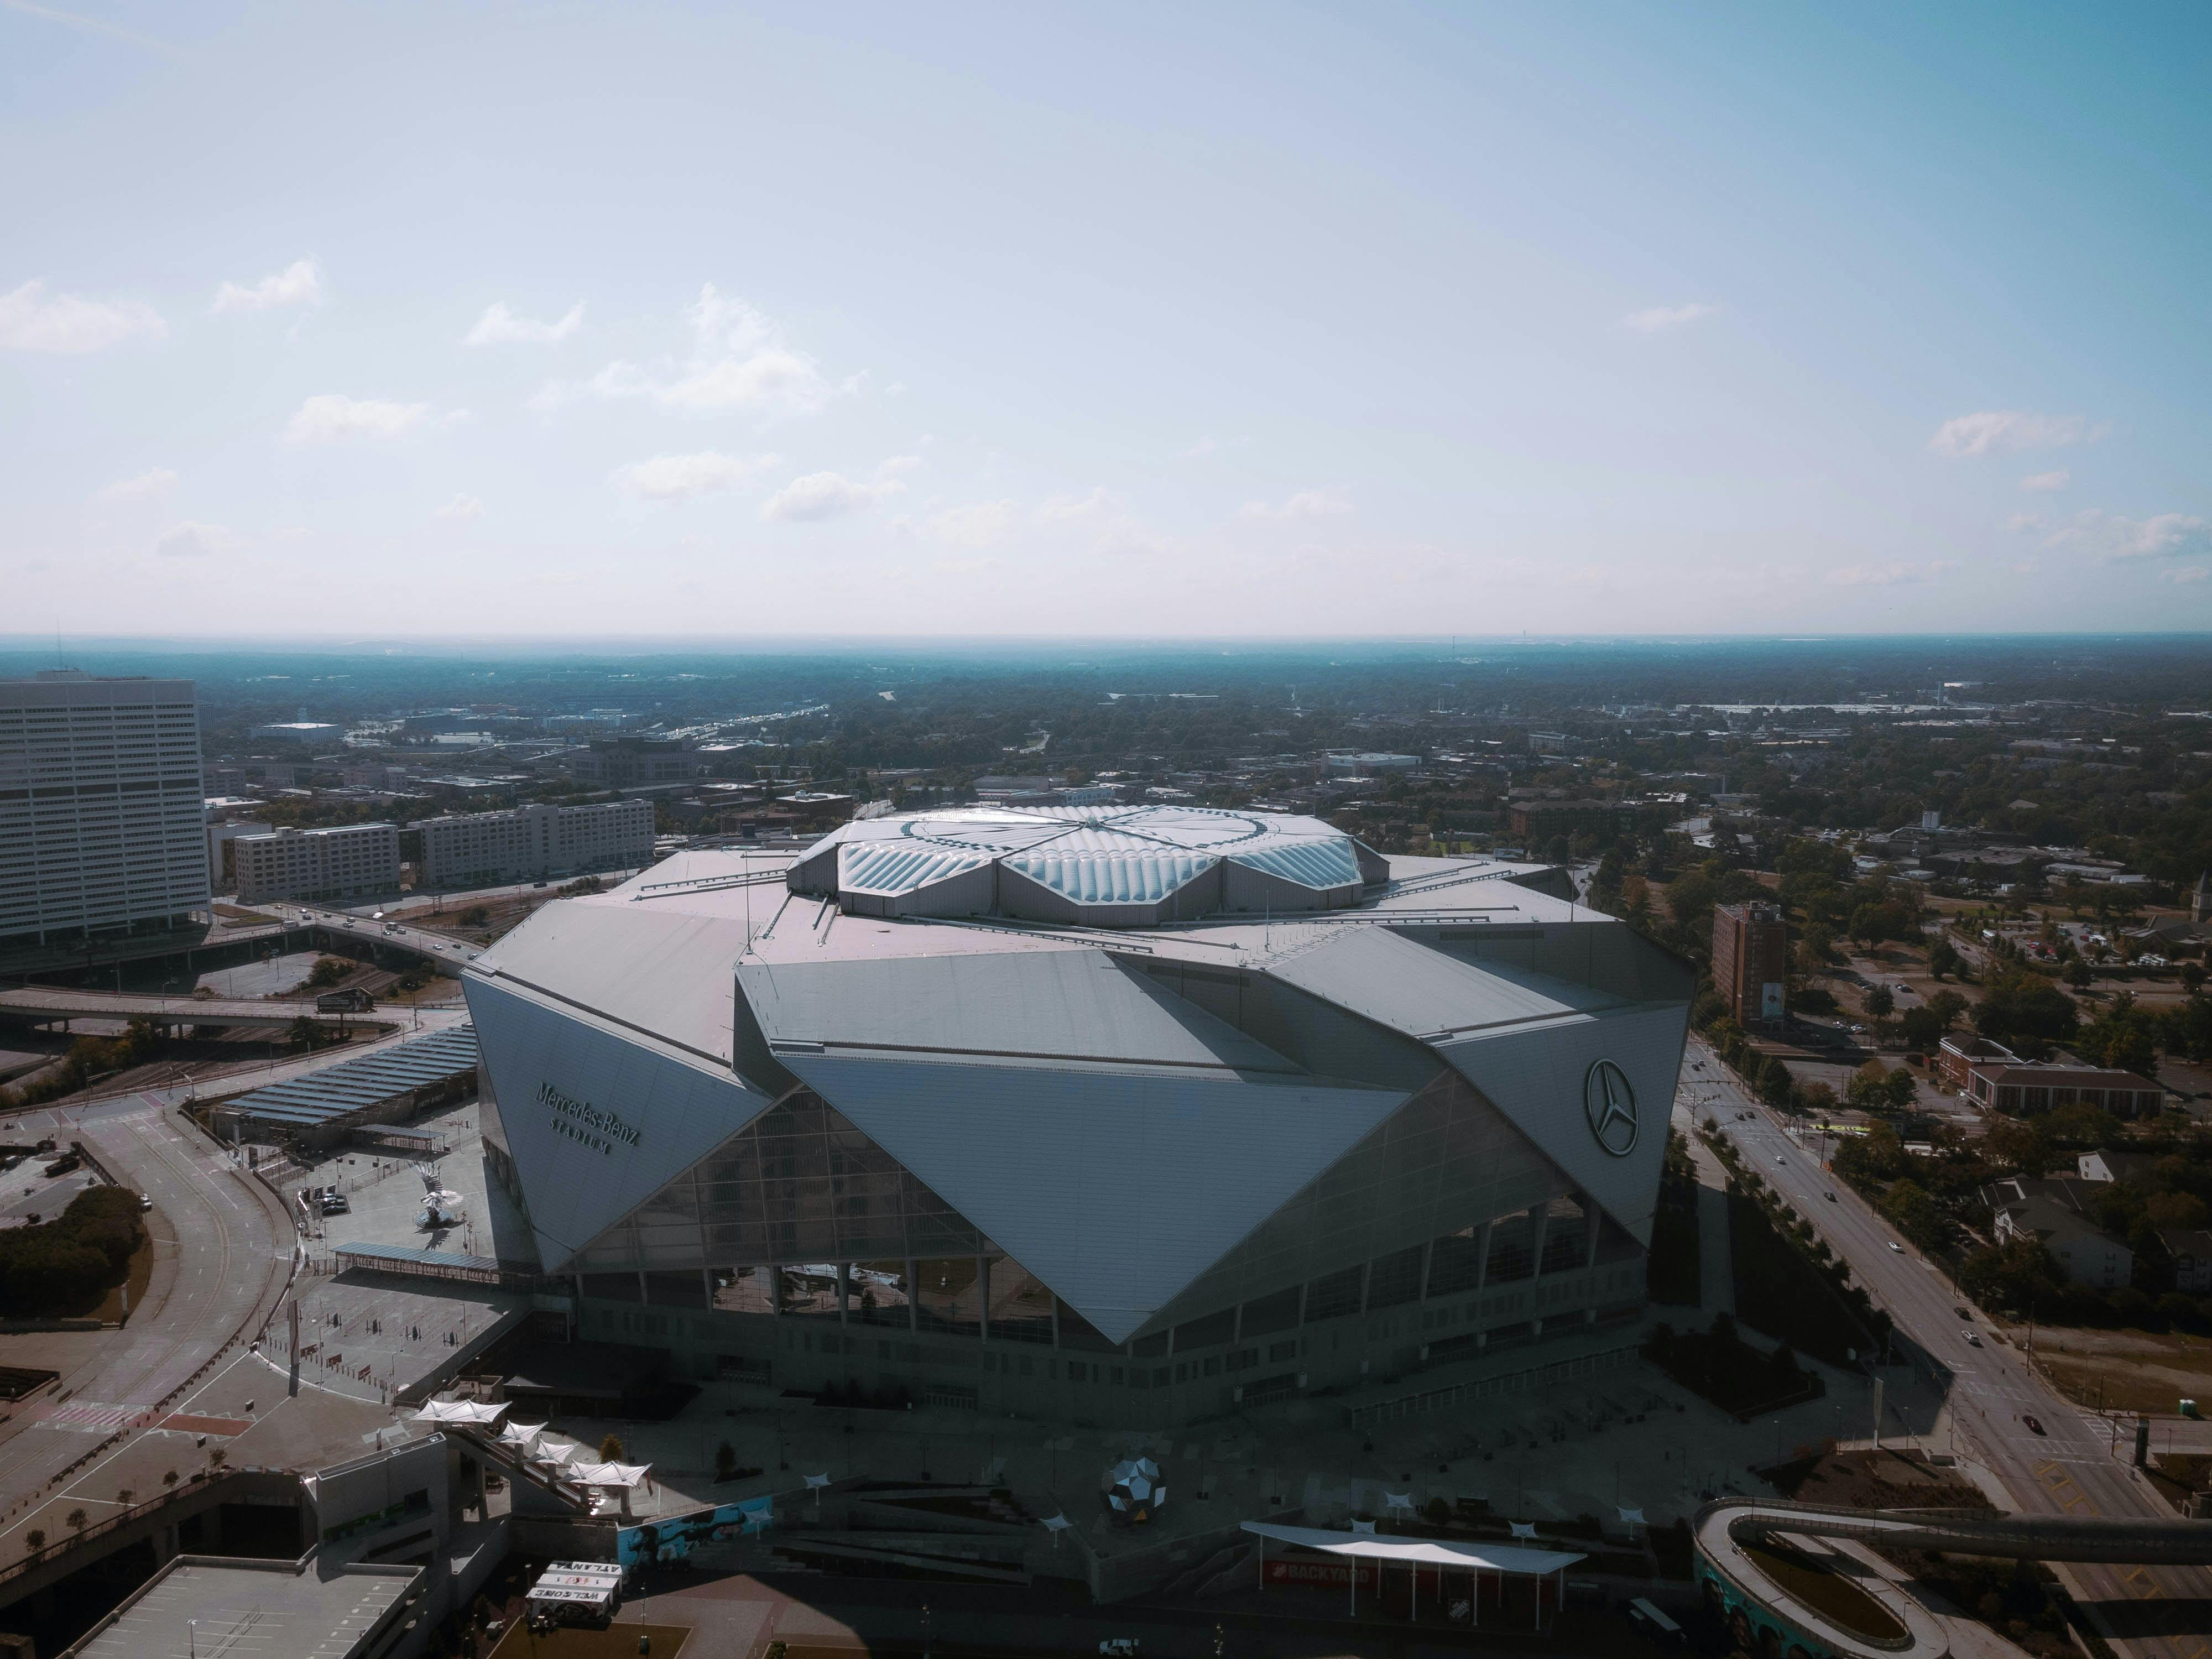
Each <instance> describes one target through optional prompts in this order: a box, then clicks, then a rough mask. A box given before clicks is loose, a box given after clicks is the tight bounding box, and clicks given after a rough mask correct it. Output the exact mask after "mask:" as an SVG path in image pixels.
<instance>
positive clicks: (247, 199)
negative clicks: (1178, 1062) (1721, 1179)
mask: <svg viewBox="0 0 2212 1659" xmlns="http://www.w3.org/2000/svg"><path fill="white" fill-rule="evenodd" d="M2208 62H2212V9H2207V8H2204V7H2202V6H2197V5H2184V4H2160V3H2149V0H2147V3H2144V4H2142V5H2134V6H2124V7H2093V6H2088V5H2082V6H2076V7H2060V6H2049V5H2039V4H2035V3H2011V4H2004V5H1977V4H1972V3H1965V0H1960V3H1949V4H1945V5H1942V6H1907V5H1902V4H1897V5H1885V4H1869V5H1864V6H1850V7H1843V6H1835V7H1826V8H1819V7H1812V6H1773V5H1770V4H1743V5H1730V4H1726V3H1713V4H1709V5H1701V6H1696V7H1680V6H1662V5H1658V4H1650V5H1637V4H1627V3H1613V4H1588V5H1576V6H1553V5H1535V4H1522V5H1514V6H1494V5H1484V4H1474V3H1464V4H1453V5H1446V6H1437V7H1422V6H1406V5H1394V4H1390V3H1365V4H1361V5H1358V6H1350V5H1346V6H1340V7H1337V8H1334V9H1321V8H1314V7H1301V6H1297V5H1291V4H1281V3H1278V4H1272V5H1267V6H1259V5H1250V6H1243V5H1237V4H1232V3H1216V4H1212V5H1208V6H1204V7H1190V6H1147V5H1144V4H1140V3H1130V4H1121V5H1115V6H1110V7H1105V6H1097V5H1088V6H1073V5H1066V6H1061V5H1053V4H1048V3H1041V4H1030V5H1025V6H1021V7H1010V6H998V7H990V8H980V7H976V8H968V7H958V6H891V5H878V4H868V3H856V4H853V5H848V6H838V7H805V6H799V5H789V6H783V7H740V6H714V7H697V8H693V7H686V6H681V5H671V4H656V3H650V0H647V3H626V4H622V5H611V4H610V5H597V4H590V3H569V4H564V5H542V6H531V7H522V6H513V7H508V6H501V5H495V4H493V5H477V6H453V5H437V6H431V5H419V6H418V5H410V4H408V3H404V0H401V3H383V4H379V5H376V6H336V5H326V4H318V3H285V4H276V3H225V0H207V3H201V4H196V5H194V6H191V7H179V6H174V5H160V4H151V3H137V0H115V3H101V0H67V3H57V4H47V3H44V0H40V3H30V0H0V155H5V156H6V157H8V158H9V160H8V163H7V165H5V166H4V167H0V225H4V226H5V230H4V232H0V634H6V635H52V634H53V633H56V632H58V633H61V634H63V635H70V634H87V635H90V634H98V635H148V636H177V635H222V636H235V637H246V638H257V637H258V638H276V639H285V638H300V639H305V638H309V637H313V638H325V637H331V636H340V637H346V636H354V635H362V636H366V635H372V634H387V635H389V634H398V635H414V636H438V635H467V636H472V637H486V636H496V635H513V636H518V637H520V636H533V635H559V636H564V637H574V636H589V635H594V634H602V633H604V634H606V635H623V636H626V637H653V636H658V635H668V636H683V637H685V638H692V639H696V638H698V637H700V636H702V635H720V634H725V633H726V634H727V635H745V636H752V637H758V636H762V635H778V634H785V633H788V634H804V635H825V634H835V635H1081V636H1087V637H1098V636H1103V635H1130V636H1147V637H1173V636H1194V637H1199V636H1203V637H1221V636H1253V637H1267V636H1271V635H1300V636H1314V635H1323V636H1354V635H1391V636H1402V635H1434V636H1443V635H1448V634H1453V633H1457V634H1463V635H1499V634H1510V633H1517V632H1521V631H1523V630H1528V631H1531V632H1534V633H1537V634H1544V635H1555V634H1559V633H1566V632H1575V633H1583V634H1592V633H1617V634H1629V635H1635V634H1650V633H1662V632H1676V631H1694V632H1702V633H1738V632H1741V633H1765V632H1771V631H1783V632H1795V633H1863V632H1881V633H1926V632H1936V631H1941V632H1965V631H1974V630H1989V631H1993V632H2003V631H2008V630H2014V629H2021V630H2057V631H2071V630H2076V629H2090V630H2131V629H2143V630H2158V631H2171V630H2176V629H2180V630H2189V629H2201V628H2203V627H2205V626H2207V625H2208V623H2212V465H2208V463H2212V316H2208V312H2212V277H2208V276H2207V272H2208V270H2212V103H2208V101H2207V100H2205V99H2204V98H2203V95H2202V86H2203V77H2204V75H2205V72H2206V70H2207V68H2208Z"/></svg>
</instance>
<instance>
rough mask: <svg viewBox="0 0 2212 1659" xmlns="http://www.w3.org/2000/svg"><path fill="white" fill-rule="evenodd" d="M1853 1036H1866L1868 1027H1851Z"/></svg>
mask: <svg viewBox="0 0 2212 1659" xmlns="http://www.w3.org/2000/svg"><path fill="white" fill-rule="evenodd" d="M1851 1035H1852V1036H1865V1035H1866V1027H1865V1026H1863V1025H1854V1026H1852V1027H1851Z"/></svg>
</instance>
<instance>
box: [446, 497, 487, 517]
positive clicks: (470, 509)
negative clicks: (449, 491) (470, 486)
mask: <svg viewBox="0 0 2212 1659" xmlns="http://www.w3.org/2000/svg"><path fill="white" fill-rule="evenodd" d="M438 516H439V517H440V518H441V519H481V518H482V517H483V502H482V501H478V500H477V498H476V497H475V496H473V495H456V496H454V497H453V500H451V501H447V503H446V504H445V505H444V506H443V507H440V508H439V509H438Z"/></svg>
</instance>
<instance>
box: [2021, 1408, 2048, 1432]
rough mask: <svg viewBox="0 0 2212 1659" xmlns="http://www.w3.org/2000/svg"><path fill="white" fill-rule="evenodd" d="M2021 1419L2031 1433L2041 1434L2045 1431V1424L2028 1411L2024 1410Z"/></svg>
mask: <svg viewBox="0 0 2212 1659" xmlns="http://www.w3.org/2000/svg"><path fill="white" fill-rule="evenodd" d="M2020 1420H2021V1422H2023V1423H2025V1424H2027V1431H2028V1432H2029V1433H2030V1434H2041V1433H2042V1432H2043V1425H2042V1424H2040V1423H2039V1422H2037V1421H2036V1420H2035V1419H2034V1418H2033V1417H2032V1416H2031V1415H2029V1414H2028V1413H2026V1412H2022V1413H2021V1414H2020Z"/></svg>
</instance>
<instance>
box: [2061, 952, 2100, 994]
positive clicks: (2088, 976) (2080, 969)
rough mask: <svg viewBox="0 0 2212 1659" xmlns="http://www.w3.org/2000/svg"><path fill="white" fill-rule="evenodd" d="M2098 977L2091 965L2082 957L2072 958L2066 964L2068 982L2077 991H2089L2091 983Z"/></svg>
mask: <svg viewBox="0 0 2212 1659" xmlns="http://www.w3.org/2000/svg"><path fill="white" fill-rule="evenodd" d="M2096 977H2097V975H2095V974H2094V973H2093V972H2092V971H2091V970H2090V968H2089V964H2088V963H2087V962H2085V961H2083V960H2082V959H2081V957H2073V958H2071V959H2070V960H2069V962H2068V963H2067V964H2066V982H2067V983H2068V984H2069V985H2070V986H2072V987H2074V988H2075V990H2077V991H2086V990H2087V989H2088V988H2089V982H2090V981H2092V980H2093V979H2095V978H2096Z"/></svg>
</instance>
